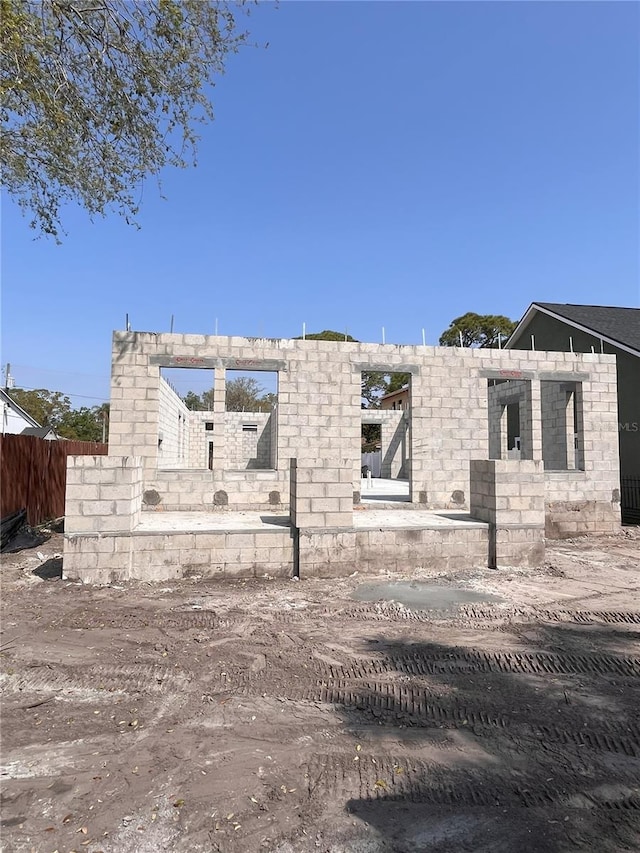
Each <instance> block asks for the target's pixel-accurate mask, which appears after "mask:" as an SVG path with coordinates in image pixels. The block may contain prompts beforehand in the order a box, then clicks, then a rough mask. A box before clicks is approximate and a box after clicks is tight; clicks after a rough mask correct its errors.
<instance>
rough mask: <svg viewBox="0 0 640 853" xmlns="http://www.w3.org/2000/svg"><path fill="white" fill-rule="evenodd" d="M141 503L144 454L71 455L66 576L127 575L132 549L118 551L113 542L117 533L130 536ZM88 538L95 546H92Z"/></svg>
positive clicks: (68, 462)
mask: <svg viewBox="0 0 640 853" xmlns="http://www.w3.org/2000/svg"><path fill="white" fill-rule="evenodd" d="M141 507H142V466H141V460H140V458H139V457H114V456H69V457H68V458H67V492H66V501H65V520H64V529H65V543H64V573H65V576H66V577H69V578H84V577H85V576H87V575H86V573H91V572H94V571H97V570H98V568H100V569H101V570H104V571H111V570H114V571H119V572H120V571H121V572H124V573H127V572H128V571H129V569H130V557H131V554H130V548H129V547H128V546H127V547H125V548H124V549H123V548H120V549H116V548H115V546H114V544H113V541H112V540H113V537H114V536H115V537H116V538H118V537H119V536H120V537H122V536H123V537H124V540H128V539H129V537H130V534H131V531H133V530H134V529H135V528H136V526H137V525H138V523H139V521H140V513H141ZM105 537H106V538H105ZM124 540H119V541H121V542H122V541H124ZM88 541H90V543H91V544H89V545H88V544H87V542H88ZM114 541H115V540H114ZM88 576H89V577H91V576H92V575H88Z"/></svg>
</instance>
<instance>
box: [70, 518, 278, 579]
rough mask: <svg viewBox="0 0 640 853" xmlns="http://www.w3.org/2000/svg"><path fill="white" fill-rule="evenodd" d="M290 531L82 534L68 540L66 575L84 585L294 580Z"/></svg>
mask: <svg viewBox="0 0 640 853" xmlns="http://www.w3.org/2000/svg"><path fill="white" fill-rule="evenodd" d="M292 571H293V539H292V535H291V531H290V530H289V529H288V528H282V529H274V530H264V529H260V530H242V531H237V530H236V531H233V530H228V531H225V530H215V531H206V530H205V531H198V532H196V533H171V534H167V533H150V532H142V531H137V532H133V533H128V534H117V533H114V534H105V535H100V534H95V533H94V534H78V535H75V536H71V537H67V539H66V540H65V552H64V572H65V577H68V578H69V579H71V580H81V581H83V582H84V583H112V582H114V581H124V580H132V579H135V580H143V581H152V580H173V579H175V578H183V577H193V576H199V577H203V578H223V577H224V578H238V577H240V578H251V577H264V576H265V575H269V576H270V577H291V575H292Z"/></svg>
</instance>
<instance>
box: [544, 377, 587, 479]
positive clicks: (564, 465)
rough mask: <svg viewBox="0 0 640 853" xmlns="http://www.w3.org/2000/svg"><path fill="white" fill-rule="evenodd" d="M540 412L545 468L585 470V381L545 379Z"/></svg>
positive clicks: (547, 469) (553, 469) (549, 469)
mask: <svg viewBox="0 0 640 853" xmlns="http://www.w3.org/2000/svg"><path fill="white" fill-rule="evenodd" d="M540 412H541V418H542V461H543V464H544V468H545V470H546V471H576V470H577V471H582V470H584V425H583V421H582V383H581V382H562V381H557V380H542V381H541V382H540Z"/></svg>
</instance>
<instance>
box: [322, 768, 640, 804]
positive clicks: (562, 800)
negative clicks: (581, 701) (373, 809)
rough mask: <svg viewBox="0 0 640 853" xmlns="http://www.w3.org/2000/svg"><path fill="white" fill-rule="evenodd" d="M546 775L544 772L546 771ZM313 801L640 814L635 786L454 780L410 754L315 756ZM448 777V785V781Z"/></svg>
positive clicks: (571, 780)
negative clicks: (606, 788)
mask: <svg viewBox="0 0 640 853" xmlns="http://www.w3.org/2000/svg"><path fill="white" fill-rule="evenodd" d="M545 772H546V771H545ZM305 777H306V780H307V791H308V796H309V798H310V799H317V798H322V797H331V796H340V797H341V798H351V799H359V800H385V801H405V802H413V803H425V804H430V805H436V806H496V805H499V806H509V805H511V806H525V807H527V808H536V807H545V808H549V807H555V808H583V809H595V808H599V809H615V810H616V811H620V812H631V813H633V816H634V819H635V818H637V816H638V812H640V791H639V790H638V788H637V786H636V785H635V784H634V782H633V781H630V784H625V783H623V782H619V783H618V784H617V785H616V786H615V788H616V790H615V791H611V790H610V787H611V786H610V787H609V792H608V793H607V792H606V791H602V790H601V789H599V788H598V784H597V781H595V780H594V785H593V787H592V788H591V789H588V788H587V786H586V785H585V782H586V781H587V780H585V779H584V778H582V777H577V776H572V777H567V778H566V779H565V778H559V777H558V774H555V779H554V784H551V783H550V781H549V780H548V779H547V780H544V779H543V778H542V776H533V775H529V776H525V777H520V778H519V779H518V781H509V780H505V781H504V782H501V781H499V780H497V779H496V777H495V776H493V775H491V774H490V773H485V772H482V771H479V770H473V771H466V772H465V773H464V777H460V778H456V777H452V776H451V774H443V772H442V771H441V770H440V769H439V768H438V767H436V766H435V765H433V764H432V763H428V762H425V761H420V760H416V759H414V758H411V757H410V756H408V755H395V756H390V755H365V754H362V753H361V754H359V755H357V756H351V755H344V754H341V753H328V754H320V755H315V756H313V757H312V758H311V760H310V762H309V763H308V765H307V767H306V773H305ZM443 777H446V780H445V778H443Z"/></svg>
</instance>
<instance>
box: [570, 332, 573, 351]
mask: <svg viewBox="0 0 640 853" xmlns="http://www.w3.org/2000/svg"><path fill="white" fill-rule="evenodd" d="M569 349H570V351H571V352H573V338H572V337H571V335H569Z"/></svg>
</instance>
